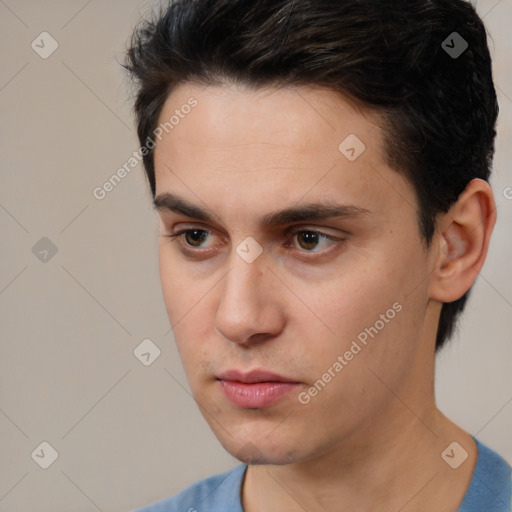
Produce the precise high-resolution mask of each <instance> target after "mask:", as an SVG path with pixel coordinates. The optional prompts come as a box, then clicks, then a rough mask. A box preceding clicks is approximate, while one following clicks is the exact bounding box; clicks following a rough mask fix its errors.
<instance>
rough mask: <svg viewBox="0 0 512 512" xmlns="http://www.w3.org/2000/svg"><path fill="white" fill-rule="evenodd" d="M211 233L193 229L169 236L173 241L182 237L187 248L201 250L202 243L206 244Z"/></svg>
mask: <svg viewBox="0 0 512 512" xmlns="http://www.w3.org/2000/svg"><path fill="white" fill-rule="evenodd" d="M209 233H210V232H209V231H206V230H205V229H197V228H192V229H184V230H182V231H179V232H177V233H174V234H172V235H167V236H168V237H169V238H171V239H173V240H174V239H176V238H178V237H182V238H183V239H184V240H185V242H186V244H187V246H189V247H193V248H200V247H201V243H202V242H204V240H205V239H206V238H207V236H208V234H209Z"/></svg>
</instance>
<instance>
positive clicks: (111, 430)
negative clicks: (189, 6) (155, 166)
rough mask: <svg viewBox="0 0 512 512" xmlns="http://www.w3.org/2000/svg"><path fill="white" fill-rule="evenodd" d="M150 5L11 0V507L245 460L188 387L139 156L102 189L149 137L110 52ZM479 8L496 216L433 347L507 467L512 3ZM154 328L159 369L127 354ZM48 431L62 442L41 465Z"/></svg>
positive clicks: (2, 476) (63, 506)
mask: <svg viewBox="0 0 512 512" xmlns="http://www.w3.org/2000/svg"><path fill="white" fill-rule="evenodd" d="M148 5H151V3H148V2H142V1H137V0H123V1H121V0H115V1H112V0H109V1H106V0H104V1H101V0H90V1H87V0H76V1H75V0H67V1H63V0H60V1H57V0H48V1H35V0H34V1H28V0H5V1H4V0H0V30H1V32H0V34H1V36H0V37H1V42H2V44H1V47H0V51H1V62H2V65H1V67H0V112H1V116H2V121H1V124H0V130H1V133H0V141H1V146H0V151H1V166H2V171H1V187H0V223H1V230H2V234H1V237H2V256H1V259H0V311H1V318H0V322H1V326H2V337H1V340H2V341H1V357H0V376H1V377H0V378H1V382H0V384H1V385H0V460H1V461H2V462H1V469H0V511H4V512H7V511H9V512H11V511H12V512H14V511H31V512H50V511H62V510H68V511H84V512H85V511H96V510H100V511H104V512H107V511H116V512H117V511H126V510H130V509H133V508H136V507H140V506H142V505H144V504H147V503H150V502H153V501H155V500H157V499H160V498H162V497H164V496H167V495H170V494H173V493H175V492H177V491H178V490H180V489H182V488H183V487H185V486H186V485H188V484H190V483H192V482H194V481H196V480H198V479H199V478H202V477H205V476H208V475H211V474H214V473H217V472H220V471H224V470H227V469H229V468H231V467H233V466H235V465H237V464H238V461H237V460H236V459H234V458H233V457H231V456H230V455H229V454H227V453H226V452H225V451H224V450H223V449H222V447H221V446H220V445H219V443H218V442H217V441H216V439H215V438H214V436H213V434H212V433H211V432H210V430H209V428H208V426H207V425H206V423H205V421H204V420H203V419H202V417H201V415H200V413H199V412H198V410H197V407H196V405H195V403H194V401H193V399H192V398H191V396H190V394H189V388H188V385H187V383H186V378H185V375H184V372H183V370H182V368H181V364H180V362H179V359H178V355H177V352H176V350H175V347H174V343H173V339H172V333H171V332H170V325H169V321H168V318H167V314H166V311H165V308H164V304H163V300H162V294H161V291H160V284H159V278H158V267H157V250H156V249H157V223H156V220H157V219H156V216H155V215H154V214H153V212H152V208H151V206H150V196H149V191H148V189H147V187H146V183H145V181H144V178H143V174H142V168H141V166H140V165H139V166H138V167H137V168H136V169H134V171H132V172H131V173H130V174H129V175H128V176H127V177H126V178H125V179H124V180H123V181H122V182H121V183H119V184H118V185H117V187H116V188H115V189H114V190H112V191H111V192H110V193H109V194H107V196H106V197H105V198H104V199H103V200H97V199H95V198H94V196H93V190H94V189H95V188H96V187H99V186H102V184H103V183H104V182H105V181H106V180H108V178H109V177H110V176H111V175H112V174H113V173H115V172H116V170H117V169H118V168H119V167H121V166H122V165H123V164H125V163H126V162H127V160H128V159H129V158H130V156H132V153H133V152H134V151H136V150H137V149H138V144H137V139H136V136H135V129H134V126H133V119H132V115H131V101H130V97H129V89H128V85H127V80H126V78H125V76H124V73H123V70H122V68H121V67H120V66H119V64H118V62H117V61H116V59H117V60H119V61H120V60H121V59H122V53H123V50H124V48H125V46H126V41H127V39H128V37H129V35H130V33H131V29H132V28H133V26H134V24H135V23H136V22H137V20H138V19H139V16H140V12H147V9H148ZM477 8H478V11H479V13H480V15H481V16H483V17H484V21H485V23H486V25H487V28H488V31H489V32H490V34H491V37H492V39H491V40H490V46H491V52H492V55H493V58H494V76H495V82H496V87H497V92H498V96H499V102H500V107H501V117H500V120H499V127H498V132H499V136H498V141H497V155H496V160H495V174H494V177H493V181H492V184H493V187H494V189H495V193H496V199H497V203H498V217H499V219H498V224H497V228H496V231H495V234H494V237H493V242H492V247H491V250H490V254H489V257H488V260H487V263H486V265H485V267H484V269H483V272H482V274H481V277H480V278H479V280H478V282H477V284H476V289H475V290H474V295H473V297H472V299H471V300H470V302H469V305H468V307H467V312H466V316H465V320H464V322H463V324H462V329H461V331H460V334H459V335H458V336H457V337H456V338H455V339H454V340H453V342H452V343H451V345H450V346H449V347H448V348H447V349H445V350H444V351H443V352H442V353H441V355H440V356H439V357H438V371H437V394H438V401H439V405H440V407H441V409H442V410H443V411H444V412H445V413H446V414H447V415H448V416H449V417H451V418H452V419H453V420H454V421H456V422H457V423H459V424H460V425H461V426H463V427H464V428H465V429H466V430H467V431H468V432H470V433H471V434H473V435H477V436H478V437H479V439H480V440H482V441H483V442H485V443H487V444H488V445H490V446H491V447H492V448H494V449H495V450H497V451H499V452H500V453H501V454H502V455H503V456H504V457H505V458H507V459H508V461H509V462H512V436H511V435H510V432H511V425H512V377H511V371H510V368H511V364H510V362H511V360H512V343H511V342H510V337H511V336H510V333H511V331H512V273H511V272H510V259H511V258H510V257H511V254H512V247H511V245H512V242H511V237H510V233H511V229H510V226H511V225H512V188H508V187H512V172H511V167H510V162H511V161H512V144H511V143H510V140H511V136H512V68H510V65H509V64H510V62H511V59H512V38H511V37H510V20H512V1H511V0H501V1H497V0H485V1H479V2H478V5H477ZM44 31H46V32H48V33H49V34H51V36H52V38H54V39H55V40H56V41H57V43H58V45H59V46H58V48H57V50H56V51H55V52H54V53H53V54H52V55H50V56H49V57H48V58H46V59H43V58H42V57H40V56H39V54H38V53H36V51H34V50H33V49H32V47H31V43H32V41H34V40H35V41H36V43H37V42H38V41H39V46H40V48H39V51H43V50H44V51H48V49H50V48H51V46H50V40H49V39H45V40H44V41H45V42H44V43H41V42H40V39H41V38H38V36H39V34H41V33H42V32H44ZM44 37H47V36H44ZM43 46H44V48H43ZM506 196H508V197H509V198H511V199H507V197H506ZM43 237H46V238H48V239H49V240H51V242H52V244H53V245H54V246H55V247H56V248H57V253H56V254H54V255H52V253H51V248H50V246H49V245H48V242H47V241H44V240H43V241H42V242H40V240H41V238H43ZM38 242H39V245H36V244H38ZM34 246H36V248H35V249H34V250H33V247H34ZM45 250H46V251H48V252H47V253H45V252H44V251H45ZM34 253H35V254H34ZM45 258H46V261H44V260H45ZM41 259H43V261H41ZM147 338H149V339H151V340H152V341H153V343H154V344H155V345H156V346H158V347H159V349H160V350H161V355H160V357H158V358H157V359H156V360H155V361H154V362H153V363H152V364H151V365H150V366H145V365H143V364H142V363H141V362H140V361H139V360H138V359H137V358H136V357H135V356H134V354H133V351H134V349H135V348H136V347H137V346H138V345H139V344H140V343H141V342H142V340H144V339H147ZM43 441H46V442H48V443H49V444H50V445H51V446H52V447H53V448H54V449H55V450H56V451H57V453H58V458H57V459H56V460H55V462H54V463H53V464H52V465H51V466H50V467H48V468H47V469H42V468H41V467H40V466H39V465H38V463H36V461H39V462H42V461H43V459H45V458H46V459H45V460H46V461H48V460H49V457H50V455H51V454H50V452H49V451H48V449H47V448H44V446H43V448H42V449H43V452H41V448H38V447H39V445H40V444H41V443H42V442H43ZM34 450H35V455H33V456H32V455H31V454H33V452H34ZM44 450H46V451H44ZM38 453H39V458H38V456H37V454H38ZM42 454H44V455H42Z"/></svg>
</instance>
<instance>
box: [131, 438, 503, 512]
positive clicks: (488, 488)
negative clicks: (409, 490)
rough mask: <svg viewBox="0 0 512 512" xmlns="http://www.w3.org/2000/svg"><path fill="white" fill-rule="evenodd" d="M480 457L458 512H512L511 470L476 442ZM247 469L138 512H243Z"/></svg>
mask: <svg viewBox="0 0 512 512" xmlns="http://www.w3.org/2000/svg"><path fill="white" fill-rule="evenodd" d="M475 442H476V445H477V447H478V456H477V461H476V466H475V470H474V471H473V476H472V478H471V482H470V484H469V487H468V490H467V491H466V494H465V495H464V499H463V500H462V503H461V505H460V507H459V509H458V510H457V512H510V510H511V493H512V490H511V489H512V486H511V469H510V466H509V465H508V464H507V463H506V462H505V460H504V459H503V458H502V457H500V456H499V455H498V454H497V453H496V452H494V451H493V450H491V449H490V448H488V447H487V446H485V445H483V444H482V443H480V442H479V441H478V440H476V439H475ZM246 469H247V465H246V464H241V465H239V466H237V467H235V468H234V469H232V470H230V471H227V472H226V473H222V474H219V475H215V476H211V477H210V478H205V479H204V480H200V481H199V482H197V483H195V484H193V485H191V486H190V487H187V488H186V489H185V490H183V491H181V492H180V493H179V494H176V495H175V496H172V497H171V498H166V499H164V500H161V501H158V502H156V503H154V504H152V505H149V506H148V507H145V508H142V509H139V510H138V511H136V512H243V508H242V501H241V490H242V481H243V478H244V475H245V471H246Z"/></svg>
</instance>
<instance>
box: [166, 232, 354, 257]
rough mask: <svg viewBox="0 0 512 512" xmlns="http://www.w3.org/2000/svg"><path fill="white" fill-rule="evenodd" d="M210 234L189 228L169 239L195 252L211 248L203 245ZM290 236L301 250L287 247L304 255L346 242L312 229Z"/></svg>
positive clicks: (293, 233)
mask: <svg viewBox="0 0 512 512" xmlns="http://www.w3.org/2000/svg"><path fill="white" fill-rule="evenodd" d="M210 234H211V233H210V231H208V230H206V229H199V228H188V229H183V230H181V231H178V232H177V233H173V234H171V235H167V237H168V238H171V239H172V240H175V239H177V238H181V239H182V241H183V242H182V244H183V246H184V250H187V249H191V250H192V251H193V250H195V249H205V248H208V247H209V246H204V245H202V244H203V243H204V242H205V241H206V240H207V239H208V236H209V235H210ZM290 236H291V237H292V238H295V237H297V242H298V247H299V248H297V244H288V245H287V246H288V247H290V246H291V247H293V248H295V249H296V250H298V251H300V252H302V253H322V252H325V251H327V250H328V249H329V247H332V246H334V245H337V243H341V242H343V241H344V240H345V239H343V238H337V237H334V236H330V235H327V234H326V233H323V232H321V231H315V230H310V229H301V230H296V231H294V232H292V233H290ZM322 246H323V247H322ZM318 247H320V249H319V250H314V249H316V248H318Z"/></svg>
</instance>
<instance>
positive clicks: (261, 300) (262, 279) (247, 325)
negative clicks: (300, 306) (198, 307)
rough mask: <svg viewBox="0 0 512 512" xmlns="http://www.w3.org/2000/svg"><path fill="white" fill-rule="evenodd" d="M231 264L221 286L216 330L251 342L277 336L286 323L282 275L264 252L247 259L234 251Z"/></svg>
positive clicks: (239, 341) (239, 342) (239, 340)
mask: <svg viewBox="0 0 512 512" xmlns="http://www.w3.org/2000/svg"><path fill="white" fill-rule="evenodd" d="M230 263H231V267H230V270H229V272H228V273H227V274H226V276H225V278H224V280H223V282H222V284H221V285H220V286H221V297H220V300H219V305H218V308H217V312H216V316H215V328H216V330H217V331H218V332H219V333H220V334H221V335H222V336H223V337H224V338H226V339H227V340H229V341H231V342H233V343H238V344H240V345H251V344H254V343H256V342H258V341H260V342H261V341H263V340H266V339H268V338H271V337H275V336H276V335H277V334H279V332H280V331H281V330H282V328H283V325H284V311H283V307H282V304H280V301H279V297H280V294H279V287H282V284H281V283H280V281H279V279H278V278H277V277H276V276H275V275H274V274H273V273H272V272H271V271H270V269H269V268H268V266H267V262H266V261H265V258H264V256H263V255H261V256H260V257H258V258H257V259H256V260H255V261H253V262H252V263H247V262H246V261H245V260H243V259H242V258H241V257H240V256H239V255H238V254H237V253H236V252H234V251H233V257H232V258H231V261H230Z"/></svg>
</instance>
